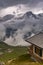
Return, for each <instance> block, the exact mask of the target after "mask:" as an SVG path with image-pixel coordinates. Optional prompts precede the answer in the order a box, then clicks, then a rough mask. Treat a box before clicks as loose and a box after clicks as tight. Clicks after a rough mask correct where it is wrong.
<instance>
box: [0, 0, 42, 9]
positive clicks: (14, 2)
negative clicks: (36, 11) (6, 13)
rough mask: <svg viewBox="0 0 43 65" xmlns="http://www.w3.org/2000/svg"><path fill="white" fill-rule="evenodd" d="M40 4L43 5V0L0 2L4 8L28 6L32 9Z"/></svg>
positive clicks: (2, 0)
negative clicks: (20, 5) (18, 5)
mask: <svg viewBox="0 0 43 65" xmlns="http://www.w3.org/2000/svg"><path fill="white" fill-rule="evenodd" d="M40 2H42V3H43V0H0V7H1V8H4V7H9V6H14V5H17V4H26V5H28V6H30V7H35V6H36V5H37V4H39V3H40ZM40 6H41V5H40Z"/></svg>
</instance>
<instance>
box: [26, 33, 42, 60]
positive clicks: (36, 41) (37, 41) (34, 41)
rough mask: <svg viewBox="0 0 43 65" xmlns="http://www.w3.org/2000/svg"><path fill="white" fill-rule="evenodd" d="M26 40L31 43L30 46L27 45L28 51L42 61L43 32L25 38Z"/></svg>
mask: <svg viewBox="0 0 43 65" xmlns="http://www.w3.org/2000/svg"><path fill="white" fill-rule="evenodd" d="M26 41H27V42H28V43H30V44H31V45H30V47H28V52H29V53H30V54H31V56H33V57H35V58H36V59H37V60H39V59H40V60H42V61H43V32H40V33H38V34H36V35H34V36H32V37H31V38H28V39H26Z"/></svg>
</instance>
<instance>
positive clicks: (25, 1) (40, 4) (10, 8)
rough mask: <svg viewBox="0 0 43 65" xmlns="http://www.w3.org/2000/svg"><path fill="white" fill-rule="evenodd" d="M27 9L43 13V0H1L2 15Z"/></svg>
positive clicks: (0, 9) (0, 10)
mask: <svg viewBox="0 0 43 65" xmlns="http://www.w3.org/2000/svg"><path fill="white" fill-rule="evenodd" d="M26 11H32V12H33V13H35V14H38V13H42V12H43V0H0V12H1V14H0V16H3V15H5V14H8V13H13V12H15V13H18V12H19V13H23V12H26Z"/></svg>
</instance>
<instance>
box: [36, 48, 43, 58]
mask: <svg viewBox="0 0 43 65" xmlns="http://www.w3.org/2000/svg"><path fill="white" fill-rule="evenodd" d="M35 53H36V54H38V55H39V56H41V57H42V49H41V48H39V47H35Z"/></svg>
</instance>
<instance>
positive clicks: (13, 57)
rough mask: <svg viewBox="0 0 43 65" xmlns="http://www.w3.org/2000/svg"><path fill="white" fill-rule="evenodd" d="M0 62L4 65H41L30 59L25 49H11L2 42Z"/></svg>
mask: <svg viewBox="0 0 43 65" xmlns="http://www.w3.org/2000/svg"><path fill="white" fill-rule="evenodd" d="M0 62H3V63H4V65H43V64H42V63H38V62H34V60H32V59H31V56H30V55H29V54H27V47H21V46H16V47H13V46H9V45H7V44H5V43H4V42H0Z"/></svg>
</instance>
